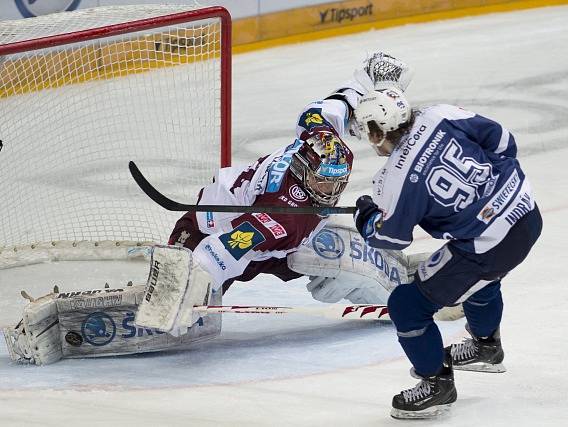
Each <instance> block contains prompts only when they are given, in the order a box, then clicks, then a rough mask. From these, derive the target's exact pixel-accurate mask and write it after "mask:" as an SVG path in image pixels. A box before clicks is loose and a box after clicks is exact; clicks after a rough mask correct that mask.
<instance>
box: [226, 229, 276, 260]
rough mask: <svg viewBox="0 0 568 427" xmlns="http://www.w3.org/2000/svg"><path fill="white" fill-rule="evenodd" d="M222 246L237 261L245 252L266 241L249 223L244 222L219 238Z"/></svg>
mask: <svg viewBox="0 0 568 427" xmlns="http://www.w3.org/2000/svg"><path fill="white" fill-rule="evenodd" d="M219 240H220V241H221V242H222V243H223V246H225V248H226V249H227V251H229V253H230V254H231V256H232V257H233V258H235V259H236V260H237V261H238V260H240V259H241V258H242V257H243V256H244V255H245V254H246V253H247V252H249V251H250V250H251V249H254V248H255V247H256V246H258V245H260V244H261V243H262V242H264V241H265V240H266V239H265V238H264V236H263V235H262V233H261V232H260V231H258V230H257V229H256V228H255V227H254V226H253V225H252V224H251V223H250V222H248V221H246V222H243V223H242V224H239V225H238V226H237V227H236V228H234V229H233V230H231V231H229V232H228V233H225V234H222V235H221V236H219Z"/></svg>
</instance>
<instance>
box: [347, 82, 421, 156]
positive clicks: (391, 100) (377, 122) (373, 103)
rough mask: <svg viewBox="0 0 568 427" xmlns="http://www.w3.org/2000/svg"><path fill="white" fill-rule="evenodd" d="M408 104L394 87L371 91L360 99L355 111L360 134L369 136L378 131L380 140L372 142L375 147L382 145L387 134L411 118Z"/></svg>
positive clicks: (400, 91) (400, 92)
mask: <svg viewBox="0 0 568 427" xmlns="http://www.w3.org/2000/svg"><path fill="white" fill-rule="evenodd" d="M411 112H412V111H411V108H410V104H409V103H408V101H407V100H406V98H405V97H404V95H403V93H402V90H400V89H398V88H396V87H389V88H385V89H379V90H373V91H371V92H369V93H367V94H366V95H365V96H363V98H361V100H360V102H359V105H358V106H357V108H356V109H355V119H356V120H357V124H358V126H359V129H360V131H361V132H365V133H366V134H367V136H368V137H369V140H371V137H370V135H371V134H372V133H375V132H376V131H377V129H378V130H380V131H381V132H382V139H380V140H379V141H376V139H375V140H374V142H373V146H374V148H375V150H376V147H380V146H382V145H383V143H384V142H385V139H386V135H387V133H388V132H392V131H395V130H397V129H398V128H400V127H401V126H402V125H404V124H405V123H407V122H408V121H409V120H410V117H411Z"/></svg>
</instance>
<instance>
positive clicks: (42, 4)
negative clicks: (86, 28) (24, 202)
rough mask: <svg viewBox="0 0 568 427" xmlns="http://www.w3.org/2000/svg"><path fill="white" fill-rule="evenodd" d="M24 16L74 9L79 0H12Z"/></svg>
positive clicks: (79, 2)
mask: <svg viewBox="0 0 568 427" xmlns="http://www.w3.org/2000/svg"><path fill="white" fill-rule="evenodd" d="M14 1H15V3H16V7H17V8H18V10H19V11H20V13H21V14H22V16H23V17H24V18H34V17H36V16H41V15H47V14H49V13H56V12H68V11H70V10H75V9H77V8H78V7H79V5H80V4H81V0H14Z"/></svg>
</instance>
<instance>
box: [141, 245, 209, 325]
mask: <svg viewBox="0 0 568 427" xmlns="http://www.w3.org/2000/svg"><path fill="white" fill-rule="evenodd" d="M211 287H212V278H211V276H210V275H209V273H207V272H206V271H205V270H203V269H202V268H201V266H200V265H199V264H198V263H197V262H196V260H195V259H194V257H193V254H192V252H191V251H190V250H189V249H187V248H183V247H179V246H155V247H154V248H152V257H151V260H150V273H149V275H148V282H147V284H146V290H145V293H144V298H143V300H142V301H141V304H140V306H139V307H138V311H137V313H136V324H137V325H138V326H143V327H147V328H155V329H159V330H161V331H166V332H171V331H174V330H177V329H178V328H180V327H187V326H190V325H192V324H193V323H194V321H195V319H194V316H193V306H194V305H207V304H208V301H209V298H210V295H211Z"/></svg>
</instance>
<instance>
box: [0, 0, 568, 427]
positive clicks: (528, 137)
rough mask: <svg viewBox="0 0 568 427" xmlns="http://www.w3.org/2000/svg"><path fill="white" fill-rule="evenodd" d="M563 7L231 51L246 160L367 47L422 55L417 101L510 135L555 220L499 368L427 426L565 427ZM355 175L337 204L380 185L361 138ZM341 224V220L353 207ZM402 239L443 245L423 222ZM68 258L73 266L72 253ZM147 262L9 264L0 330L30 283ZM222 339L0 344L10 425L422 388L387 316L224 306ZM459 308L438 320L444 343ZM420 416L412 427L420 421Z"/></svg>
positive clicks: (286, 290)
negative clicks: (282, 313) (15, 359)
mask: <svg viewBox="0 0 568 427" xmlns="http://www.w3.org/2000/svg"><path fill="white" fill-rule="evenodd" d="M567 46H568V7H553V8H543V9H535V10H530V11H522V12H515V13H506V14H495V15H488V16H482V17H476V18H467V19H460V20H452V21H445V22H437V23H430V24H422V25H409V26H404V27H399V28H394V29H389V30H383V31H372V32H366V33H361V34H357V35H352V36H348V37H341V38H333V39H327V40H323V41H317V42H313V43H306V44H297V45H290V46H285V47H280V48H274V49H270V50H265V51H259V52H254V53H249V54H242V55H238V56H235V58H234V73H233V82H234V83H233V84H234V88H233V96H234V108H233V124H234V128H233V147H234V149H233V153H234V159H235V161H236V162H241V161H247V162H248V161H251V160H254V159H256V158H257V157H259V156H260V155H263V154H266V153H268V152H270V151H272V150H273V149H276V148H278V147H280V146H282V145H285V144H289V143H290V141H291V140H292V139H293V137H294V126H295V120H296V116H297V114H298V112H299V111H300V109H301V108H302V107H303V106H304V105H305V104H307V103H308V102H309V101H311V100H313V99H316V98H319V97H322V96H325V95H326V94H328V93H329V92H330V91H331V90H332V89H333V88H334V87H335V86H337V85H338V84H340V83H341V82H342V81H343V80H345V79H347V78H349V76H350V75H351V73H352V71H353V69H354V68H355V67H356V66H358V64H359V63H360V62H361V59H362V58H363V57H364V56H365V54H366V53H367V52H372V51H374V50H376V49H378V48H381V49H383V50H386V51H389V52H391V53H392V54H394V55H395V56H398V57H400V58H401V59H403V60H405V61H407V62H408V63H409V64H411V65H412V66H413V67H414V68H415V77H414V81H413V82H412V84H411V85H410V87H409V90H408V92H407V93H408V97H409V99H410V101H411V102H413V103H414V104H429V103H437V102H445V103H453V104H457V105H460V106H462V107H464V108H468V109H472V110H474V111H476V112H478V113H480V114H483V115H486V116H489V117H492V118H494V119H496V120H498V121H500V122H501V123H502V124H503V125H504V126H506V127H508V128H509V129H510V130H511V131H512V132H513V134H514V135H515V136H516V138H517V142H518V144H519V153H520V156H521V162H522V165H523V166H524V169H525V172H526V173H527V175H528V176H529V179H530V180H531V182H532V184H533V187H534V189H535V194H536V198H537V202H538V204H539V206H540V209H541V211H542V213H543V216H544V231H543V235H542V237H541V239H540V241H539V242H538V243H537V245H536V246H535V248H534V250H533V252H532V254H531V255H530V256H529V258H528V259H527V260H526V261H525V263H524V264H522V265H521V266H520V267H519V268H517V269H516V270H515V271H514V272H512V273H511V274H510V275H509V276H508V277H507V279H505V280H504V283H503V294H504V301H505V312H504V318H503V324H502V328H501V329H502V335H503V345H504V349H505V353H506V358H505V364H506V366H507V368H508V372H507V373H505V374H481V373H469V372H456V386H457V388H458V395H459V396H458V401H457V403H456V404H454V406H453V408H452V412H451V414H450V415H448V416H446V417H445V418H442V419H440V420H436V421H426V422H418V423H419V424H420V425H421V426H430V425H441V426H464V427H465V426H475V427H478V426H480V425H483V426H511V425H515V426H517V427H521V426H531V427H532V426H534V425H539V426H562V425H568V362H567V355H568V339H567V332H566V322H567V319H568V314H567V313H568V287H567V286H566V269H565V267H566V265H565V264H564V263H566V262H567V261H568V257H567V256H566V254H565V253H564V248H565V246H566V239H567V238H568V228H567V226H566V219H565V218H566V217H565V216H566V214H567V213H568V196H567V192H568V175H567V174H566V169H565V168H566V158H568V125H567V121H568V47H567ZM351 147H352V148H353V151H354V152H355V154H356V163H355V171H354V176H353V178H352V181H351V183H350V187H349V188H348V192H347V194H346V195H345V197H344V198H343V199H342V201H341V204H342V205H350V204H352V203H353V202H354V201H355V199H356V198H357V197H358V196H359V195H361V194H364V193H367V192H369V191H370V178H371V176H372V174H373V173H374V172H375V170H376V169H377V168H378V166H379V164H380V162H381V161H380V160H378V159H377V158H376V157H375V156H374V154H373V152H372V150H371V149H370V148H369V147H368V146H366V145H365V144H364V143H362V142H356V141H352V142H351ZM342 220H345V221H348V220H349V219H348V218H342ZM415 239H416V241H415V243H414V244H413V246H411V248H410V251H409V252H421V251H426V250H433V249H435V248H437V247H439V246H440V245H441V243H440V242H436V241H433V240H432V239H429V238H427V237H426V235H425V234H424V233H423V232H421V231H420V230H417V232H416V233H415ZM62 264H63V265H62ZM146 274H147V267H146V265H145V264H144V263H141V262H140V263H133V262H129V263H126V262H124V263H118V262H112V263H111V262H73V263H59V264H58V263H52V264H42V265H35V266H30V267H22V268H14V269H9V270H4V271H1V270H0V326H6V325H8V324H13V323H15V322H16V321H18V320H19V316H20V315H21V311H22V307H23V305H24V300H23V299H21V297H20V295H19V293H20V290H21V289H27V290H29V291H30V293H31V294H33V295H36V296H38V295H40V294H42V293H47V292H48V291H49V289H50V286H52V285H53V284H54V283H57V284H59V285H60V287H61V288H62V289H63V290H75V289H78V288H81V289H89V288H93V287H95V288H98V287H101V286H102V285H103V284H104V283H105V282H109V283H110V284H111V285H123V284H124V283H125V282H126V281H127V280H134V281H135V282H136V281H138V282H142V281H144V280H145V276H146ZM305 284H306V280H304V279H299V280H296V281H294V282H290V283H287V284H284V283H283V282H280V281H278V280H277V279H274V278H272V277H270V276H264V277H260V278H258V279H257V280H256V281H255V282H253V283H247V284H236V285H234V286H233V287H232V288H231V290H230V291H229V292H228V293H227V295H226V297H225V299H224V301H223V302H224V303H228V304H232V303H235V304H269V305H278V304H281V305H310V304H314V305H316V304H318V303H317V302H314V301H313V300H312V299H311V297H310V295H309V294H308V293H307V291H306V290H305ZM223 321H224V327H223V333H222V335H221V337H220V338H218V339H216V340H214V341H211V342H208V343H203V344H200V345H196V346H195V348H193V349H192V350H190V351H186V352H176V353H163V354H152V355H139V356H132V357H121V358H103V359H95V360H63V361H60V362H58V363H55V364H53V365H49V366H45V367H36V366H20V365H16V364H14V363H12V362H11V361H10V360H9V357H8V355H7V351H6V348H5V344H4V342H3V339H2V340H1V342H0V426H2V427H4V426H28V425H33V426H36V425H37V426H57V427H61V426H65V425H68V426H72V425H82V426H99V425H100V426H107V427H108V426H137V427H143V426H184V427H186V426H211V425H226V426H346V425H348V426H379V425H380V426H388V425H392V426H395V425H405V424H410V423H411V422H401V421H397V420H393V419H391V418H390V417H389V411H390V403H391V399H392V396H393V395H394V394H396V393H398V392H399V391H400V390H402V389H406V388H409V387H412V386H414V385H415V383H416V381H417V380H415V379H413V378H411V377H410V376H409V375H408V369H409V368H410V364H409V362H408V361H407V360H406V358H405V357H404V356H403V353H402V350H401V349H400V348H399V346H398V343H397V341H396V336H395V332H394V330H393V328H392V326H390V325H388V324H387V325H384V324H383V325H375V324H373V323H365V322H356V321H352V322H349V321H329V320H322V319H317V318H313V317H310V318H308V317H301V316H299V317H292V316H289V317H281V318H274V317H262V315H227V316H225V317H224V319H223ZM463 323H464V322H463V320H461V321H457V322H444V323H442V324H441V329H442V332H443V335H444V338H445V340H446V342H448V343H449V342H452V341H454V342H455V341H459V340H460V339H461V337H462V336H463V335H464V331H463ZM412 424H416V422H412Z"/></svg>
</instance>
